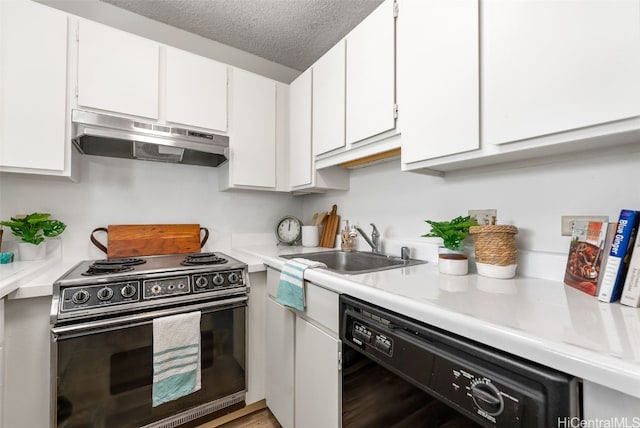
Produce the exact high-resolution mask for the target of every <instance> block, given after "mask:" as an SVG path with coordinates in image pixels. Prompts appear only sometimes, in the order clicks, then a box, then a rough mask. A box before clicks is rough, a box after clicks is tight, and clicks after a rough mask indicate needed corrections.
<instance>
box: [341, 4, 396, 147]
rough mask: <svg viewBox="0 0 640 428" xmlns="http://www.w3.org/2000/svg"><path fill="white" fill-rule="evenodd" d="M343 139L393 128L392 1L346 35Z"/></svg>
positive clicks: (393, 19) (358, 137) (360, 137)
mask: <svg viewBox="0 0 640 428" xmlns="http://www.w3.org/2000/svg"><path fill="white" fill-rule="evenodd" d="M346 41H347V59H346V63H347V78H346V86H347V95H346V97H347V99H346V121H347V125H346V140H347V143H354V142H357V141H360V140H364V139H366V138H369V137H372V136H374V135H377V134H380V133H382V132H385V131H389V130H391V129H393V128H395V111H394V105H395V17H394V2H393V1H392V0H385V2H384V3H383V4H382V5H380V6H379V7H378V8H377V9H376V10H374V11H373V12H372V13H371V15H369V16H368V17H367V18H365V20H364V21H362V22H361V23H360V24H358V26H357V27H356V28H354V29H353V30H352V31H351V32H350V33H349V34H348V35H347V37H346Z"/></svg>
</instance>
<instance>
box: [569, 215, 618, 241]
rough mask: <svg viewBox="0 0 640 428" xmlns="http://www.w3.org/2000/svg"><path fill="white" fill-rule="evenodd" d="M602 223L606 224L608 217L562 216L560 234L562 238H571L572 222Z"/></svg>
mask: <svg viewBox="0 0 640 428" xmlns="http://www.w3.org/2000/svg"><path fill="white" fill-rule="evenodd" d="M579 220H583V221H602V222H608V221H609V216H606V215H563V216H562V217H561V221H562V224H561V234H562V236H571V232H572V231H573V222H575V221H579Z"/></svg>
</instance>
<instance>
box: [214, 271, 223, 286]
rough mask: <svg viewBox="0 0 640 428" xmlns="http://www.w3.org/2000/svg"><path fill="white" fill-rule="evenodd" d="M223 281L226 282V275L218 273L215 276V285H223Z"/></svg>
mask: <svg viewBox="0 0 640 428" xmlns="http://www.w3.org/2000/svg"><path fill="white" fill-rule="evenodd" d="M223 283H224V277H223V276H222V275H220V274H219V273H217V274H216V275H215V276H214V277H213V284H214V285H222V284H223Z"/></svg>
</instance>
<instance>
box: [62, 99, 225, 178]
mask: <svg viewBox="0 0 640 428" xmlns="http://www.w3.org/2000/svg"><path fill="white" fill-rule="evenodd" d="M71 122H72V123H73V127H74V137H73V143H74V145H75V146H76V147H77V148H78V150H80V152H82V153H84V154H87V155H95V156H108V157H115V158H125V159H139V160H150V161H158V162H170V163H182V164H187V165H201V166H213V167H215V166H218V165H220V164H221V163H223V162H225V161H226V160H227V157H226V151H227V149H228V148H229V137H227V136H224V135H217V134H208V133H204V132H201V131H193V130H189V129H185V128H177V127H171V126H165V125H158V124H155V123H151V122H140V121H136V120H132V119H127V118H123V117H118V116H111V115H107V114H102V113H94V112H89V111H84V110H73V111H72V114H71Z"/></svg>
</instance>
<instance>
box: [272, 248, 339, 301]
mask: <svg viewBox="0 0 640 428" xmlns="http://www.w3.org/2000/svg"><path fill="white" fill-rule="evenodd" d="M315 267H327V265H325V264H324V263H321V262H314V261H313V260H306V259H302V258H295V259H291V260H289V261H287V262H286V263H285V264H284V267H283V268H282V272H281V273H280V282H279V283H278V292H277V293H276V302H278V303H280V304H283V305H285V306H289V307H292V308H294V309H297V310H299V311H304V307H305V299H304V271H305V270H306V269H309V268H315Z"/></svg>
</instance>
